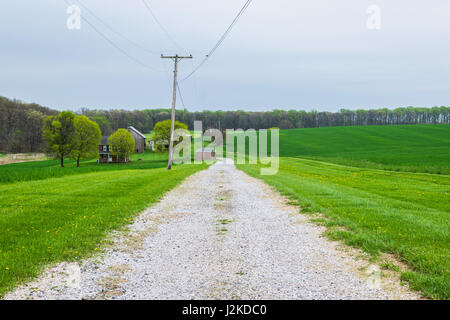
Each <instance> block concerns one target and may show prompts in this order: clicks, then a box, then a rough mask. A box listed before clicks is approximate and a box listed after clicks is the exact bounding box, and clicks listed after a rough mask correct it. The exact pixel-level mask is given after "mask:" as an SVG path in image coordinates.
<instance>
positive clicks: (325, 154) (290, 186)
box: [238, 126, 450, 299]
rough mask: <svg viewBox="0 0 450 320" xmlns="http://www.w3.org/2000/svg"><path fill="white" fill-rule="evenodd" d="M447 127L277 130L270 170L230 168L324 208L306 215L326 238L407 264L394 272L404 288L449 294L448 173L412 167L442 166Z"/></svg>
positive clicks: (304, 204) (447, 161)
mask: <svg viewBox="0 0 450 320" xmlns="http://www.w3.org/2000/svg"><path fill="white" fill-rule="evenodd" d="M449 128H450V126H398V127H347V128H320V129H298V130H283V131H281V132H280V154H281V155H282V157H281V159H280V170H279V173H278V174H277V175H273V176H261V175H260V171H259V169H260V165H248V164H246V165H238V168H239V169H241V170H243V171H245V172H247V173H248V174H250V175H252V176H254V177H257V178H260V179H262V180H264V181H265V182H267V183H268V184H270V185H272V186H274V187H275V188H276V189H277V190H279V191H280V192H281V193H283V194H285V195H287V196H289V197H291V198H292V199H293V201H294V203H297V204H298V206H299V207H300V208H301V211H302V212H305V213H317V212H319V213H321V214H322V215H324V217H325V218H318V219H313V220H314V221H316V222H317V223H323V224H325V225H326V226H328V235H329V236H330V237H331V238H333V239H340V240H343V241H345V242H346V243H347V244H349V245H352V246H355V247H358V248H362V249H363V250H365V251H366V252H368V253H371V254H372V255H373V257H374V258H376V257H381V255H380V253H391V254H394V255H395V256H396V257H397V258H398V259H399V260H401V261H402V262H406V263H407V265H408V266H409V270H405V271H404V272H402V275H401V276H402V279H404V280H406V281H408V282H409V284H410V285H411V287H412V288H414V289H416V290H420V291H422V292H423V293H424V295H425V296H427V297H432V298H441V299H449V298H450V272H449V267H450V263H449V261H450V259H449V257H450V232H449V231H450V176H449V175H447V174H427V173H414V171H417V172H420V171H424V172H428V171H431V172H441V173H444V172H448V171H446V170H448V168H449V166H450V157H449V154H450V140H449V138H450V136H449V133H450V131H449ZM408 155H410V156H408ZM311 158H312V159H311ZM313 159H315V160H313ZM333 162H334V163H333ZM337 163H338V164H337ZM379 169H383V170H379ZM385 169H388V170H397V171H399V170H405V172H397V171H386V170H385ZM409 171H412V172H409ZM312 217H315V216H312Z"/></svg>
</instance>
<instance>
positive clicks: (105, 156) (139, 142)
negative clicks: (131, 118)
mask: <svg viewBox="0 0 450 320" xmlns="http://www.w3.org/2000/svg"><path fill="white" fill-rule="evenodd" d="M127 130H128V132H130V133H131V135H132V136H133V138H134V144H135V146H134V152H135V153H142V152H145V136H144V135H143V134H142V133H140V132H139V131H138V130H137V129H136V128H134V127H132V126H130V127H128V129H127ZM108 139H109V137H108V136H104V137H102V139H101V141H100V145H99V146H98V153H99V159H98V162H99V163H111V162H114V163H116V162H128V161H130V159H121V161H119V159H117V157H115V156H113V155H112V154H111V148H110V146H109V143H108Z"/></svg>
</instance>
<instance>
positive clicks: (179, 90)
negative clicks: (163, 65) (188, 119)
mask: <svg viewBox="0 0 450 320" xmlns="http://www.w3.org/2000/svg"><path fill="white" fill-rule="evenodd" d="M177 88H178V93H179V94H180V99H181V104H182V105H183V108H184V109H186V106H185V105H184V100H183V95H182V94H181V89H180V85H179V83H178V81H177Z"/></svg>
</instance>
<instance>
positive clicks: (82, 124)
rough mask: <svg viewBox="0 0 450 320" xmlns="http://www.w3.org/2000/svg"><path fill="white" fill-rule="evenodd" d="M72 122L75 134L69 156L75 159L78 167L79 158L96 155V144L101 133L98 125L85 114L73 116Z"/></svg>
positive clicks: (90, 157)
mask: <svg viewBox="0 0 450 320" xmlns="http://www.w3.org/2000/svg"><path fill="white" fill-rule="evenodd" d="M73 123H74V126H75V136H74V140H73V147H72V150H71V152H70V157H71V158H72V159H75V160H77V167H79V166H80V159H92V158H95V157H97V156H98V145H99V143H100V139H101V138H102V133H101V131H100V127H99V125H98V124H97V123H96V122H94V121H92V120H89V118H88V117H86V116H77V117H75V120H74V122H73Z"/></svg>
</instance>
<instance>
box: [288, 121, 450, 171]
mask: <svg viewBox="0 0 450 320" xmlns="http://www.w3.org/2000/svg"><path fill="white" fill-rule="evenodd" d="M280 156H282V157H299V158H307V159H314V160H321V161H325V162H333V163H338V164H343V165H349V166H356V167H364V168H373V169H384V170H394V171H409V172H424V173H441V174H450V126H449V125H410V126H408V125H402V126H363V127H328V128H312V129H293V130H281V131H280Z"/></svg>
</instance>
